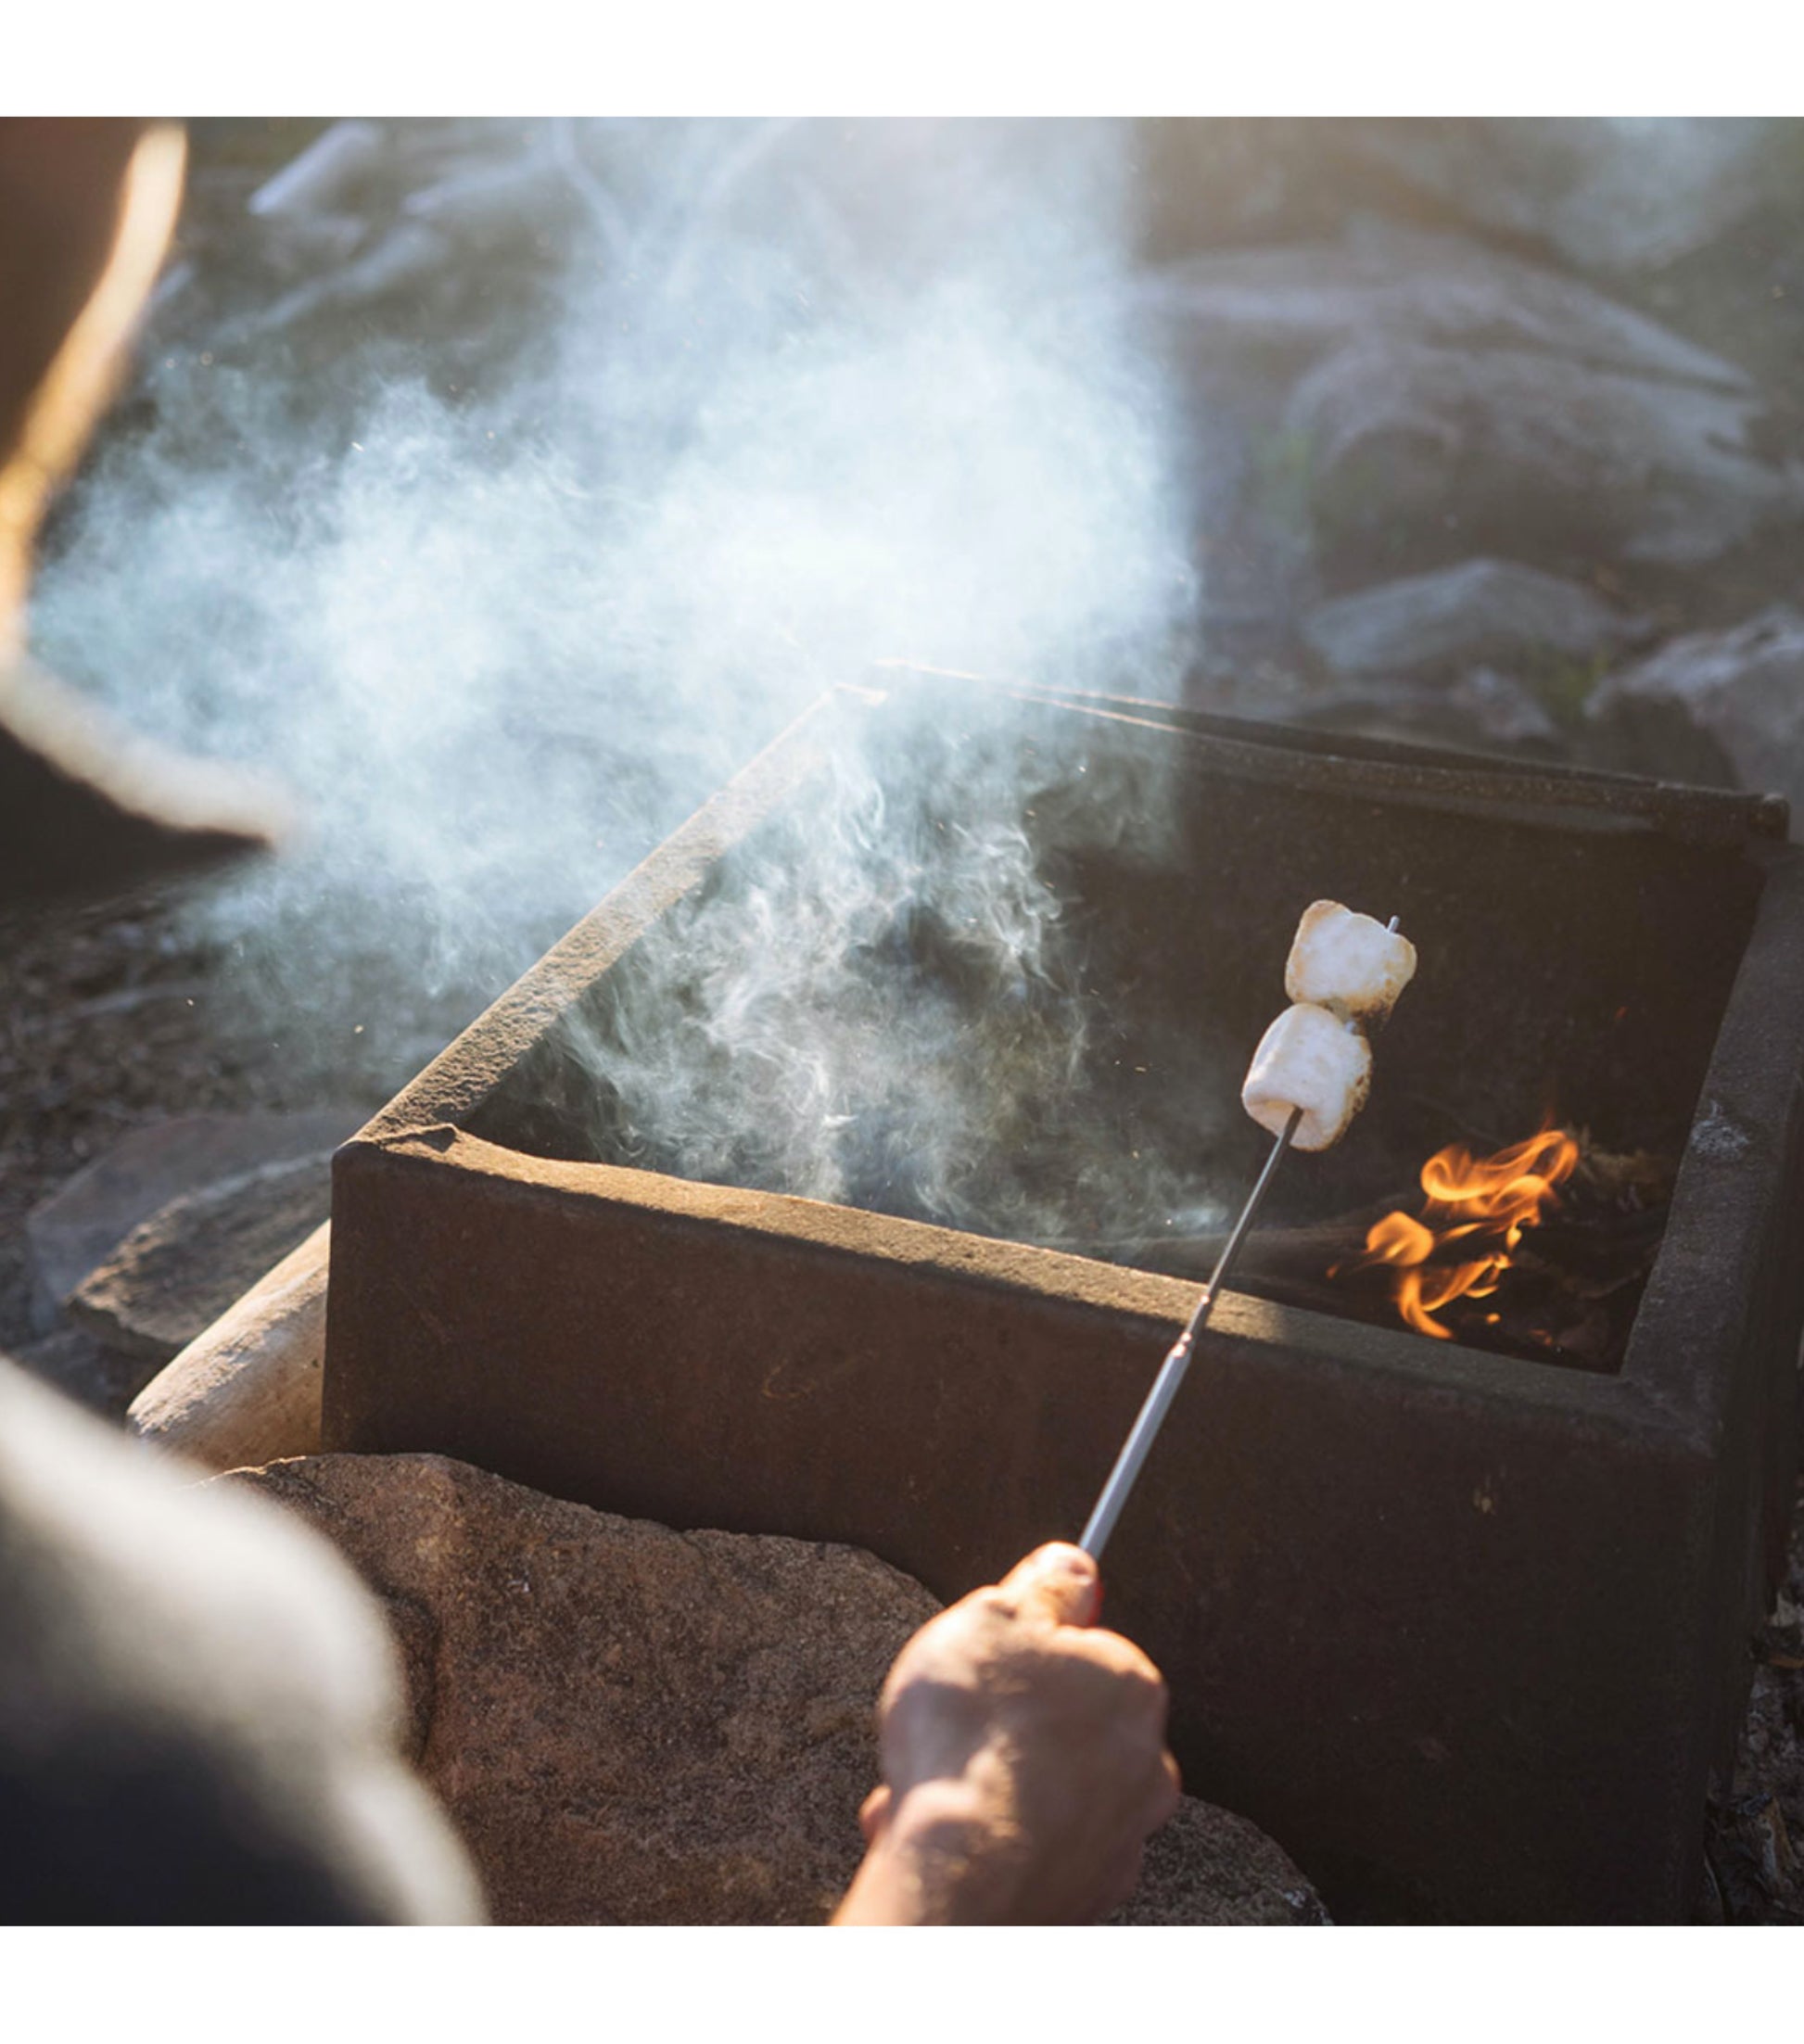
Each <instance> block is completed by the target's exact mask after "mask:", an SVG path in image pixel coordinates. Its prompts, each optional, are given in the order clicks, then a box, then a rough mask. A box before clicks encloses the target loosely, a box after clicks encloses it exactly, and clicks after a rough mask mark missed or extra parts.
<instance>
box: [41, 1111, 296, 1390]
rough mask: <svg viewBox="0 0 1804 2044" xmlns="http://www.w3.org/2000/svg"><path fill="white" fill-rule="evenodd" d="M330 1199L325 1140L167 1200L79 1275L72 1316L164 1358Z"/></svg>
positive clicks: (101, 1334) (112, 1339) (278, 1254)
mask: <svg viewBox="0 0 1804 2044" xmlns="http://www.w3.org/2000/svg"><path fill="white" fill-rule="evenodd" d="M331 1205H332V1156H331V1152H330V1151H329V1150H322V1151H320V1152H318V1153H316V1154H315V1155H313V1156H311V1157H299V1158H291V1159H289V1160H287V1161H286V1162H281V1163H273V1164H265V1165H263V1166H262V1167H261V1168H260V1169H259V1170H256V1171H250V1172H246V1173H243V1174H240V1175H239V1176H237V1177H235V1178H226V1179H222V1181H221V1182H220V1183H219V1184H217V1185H213V1186H209V1187H207V1188H206V1189H205V1190H204V1191H201V1192H195V1193H189V1194H188V1195H186V1196H185V1197H184V1198H183V1199H180V1200H171V1201H170V1202H169V1204H168V1205H167V1206H164V1207H159V1209H158V1211H157V1212H155V1213H153V1214H152V1215H151V1216H150V1218H149V1219H148V1220H147V1221H143V1222H140V1223H139V1225H137V1226H136V1227H135V1228H133V1230H132V1232H131V1234H130V1235H128V1236H127V1237H126V1238H125V1239H124V1240H123V1241H122V1242H121V1243H120V1244H119V1246H118V1247H117V1248H116V1249H115V1250H114V1251H112V1253H111V1254H110V1255H109V1256H108V1258H107V1260H106V1262H105V1263H102V1264H101V1265H100V1266H99V1268H98V1269H96V1270H94V1271H91V1272H89V1274H88V1276H86V1277H84V1278H83V1280H82V1282H81V1284H80V1285H78V1286H77V1287H76V1289H75V1290H74V1291H73V1292H72V1293H71V1294H70V1300H69V1308H68V1310H69V1314H70V1318H71V1319H72V1320H74V1322H75V1323H76V1325H77V1326H78V1327H83V1328H84V1329H86V1330H87V1332H89V1333H90V1334H92V1335H93V1336H94V1337H95V1339H96V1340H99V1341H102V1342H104V1343H105V1344H106V1345H107V1346H108V1348H110V1349H116V1350H118V1351H119V1352H121V1353H122V1354H125V1355H135V1356H143V1357H145V1358H146V1360H148V1361H150V1362H152V1363H155V1364H159V1365H160V1364H163V1363H167V1362H168V1361H169V1360H170V1358H171V1357H172V1356H173V1355H175V1354H176V1353H177V1352H179V1351H180V1350H182V1349H184V1348H185V1347H186V1346H187V1344H188V1343H189V1342H190V1341H192V1340H193V1339H195V1337H196V1336H197V1334H200V1333H201V1332H202V1331H203V1330H204V1329H206V1328H207V1327H210V1326H211V1325H212V1324H213V1322H214V1321H215V1320H217V1319H218V1318H219V1316H220V1314H222V1313H223V1312H224V1311H225V1309H226V1308H227V1307H228V1306H229V1305H231V1304H232V1302H233V1301H234V1300H235V1299H236V1298H238V1296H239V1295H240V1294H241V1293H242V1292H244V1291H247V1290H248V1289H249V1288H250V1287H251V1286H252V1285H254V1284H255V1283H256V1282H257V1281H258V1279H259V1278H260V1277H261V1276H263V1274H264V1272H266V1271H267V1270H268V1269H269V1268H270V1267H271V1265H272V1264H273V1263H279V1262H280V1261H281V1260H282V1258H283V1257H285V1256H286V1255H287V1253H288V1251H290V1250H292V1249H294V1248H296V1247H297V1246H298V1245H299V1243H300V1242H301V1241H303V1240H304V1239H305V1238H307V1237H308V1236H309V1235H311V1233H312V1231H313V1230H314V1229H315V1228H316V1227H317V1226H318V1225H320V1223H321V1222H322V1221H324V1219H325V1218H326V1216H327V1214H328V1212H330V1210H331Z"/></svg>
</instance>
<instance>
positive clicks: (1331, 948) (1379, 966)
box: [1284, 901, 1416, 1022]
mask: <svg viewBox="0 0 1804 2044" xmlns="http://www.w3.org/2000/svg"><path fill="white" fill-rule="evenodd" d="M1415 971H1416V946H1414V945H1413V944H1412V943H1411V942H1410V941H1409V939H1408V938H1407V937H1405V936H1401V935H1399V934H1398V933H1397V932H1396V931H1394V930H1387V929H1386V928H1385V927H1384V925H1383V923H1381V922H1379V921H1378V920H1376V919H1375V918H1373V917H1371V916H1362V915H1358V914H1356V913H1355V912H1354V911H1353V909H1351V908H1342V907H1341V905H1340V903H1339V902H1338V901H1317V902H1314V903H1312V904H1311V905H1310V907H1309V908H1305V909H1304V910H1303V914H1302V921H1301V922H1300V923H1298V925H1297V936H1296V942H1295V943H1294V944H1292V945H1291V946H1290V958H1289V963H1288V964H1287V965H1286V966H1285V968H1284V991H1285V992H1286V993H1287V994H1289V997H1290V998H1291V999H1292V1000H1293V1001H1314V1002H1315V1004H1316V1005H1317V1006H1319V1007H1322V1008H1331V1009H1333V1010H1334V1011H1335V1013H1336V1014H1339V1015H1347V1016H1351V1017H1352V1018H1353V1020H1354V1021H1355V1022H1382V1021H1383V1020H1384V1018H1385V1016H1387V1015H1388V1014H1389V1013H1390V1012H1391V1007H1392V1005H1393V1004H1394V1003H1395V1001H1396V998H1397V996H1398V995H1399V994H1401V993H1402V992H1403V990H1404V987H1405V986H1407V985H1408V984H1409V983H1410V980H1411V979H1412V978H1413V977H1414V975H1415Z"/></svg>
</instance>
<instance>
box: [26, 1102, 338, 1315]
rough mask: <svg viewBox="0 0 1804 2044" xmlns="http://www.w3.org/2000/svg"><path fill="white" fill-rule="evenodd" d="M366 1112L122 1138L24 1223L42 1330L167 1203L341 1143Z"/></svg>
mask: <svg viewBox="0 0 1804 2044" xmlns="http://www.w3.org/2000/svg"><path fill="white" fill-rule="evenodd" d="M368 1118H369V1117H368V1112H367V1111H366V1110H364V1109H362V1108H355V1107H324V1108H317V1109H314V1110H312V1111H309V1112H306V1113H301V1114H184V1115H181V1116H178V1117H177V1118H176V1119H174V1120H172V1121H167V1122H157V1123H154V1124H151V1125H150V1126H149V1127H147V1128H135V1129H133V1130H132V1132H131V1133H130V1134H129V1135H127V1136H121V1137H120V1139H119V1141H118V1142H117V1143H115V1144H114V1145H113V1146H112V1148H111V1149H108V1151H107V1152H106V1154H105V1155H104V1156H102V1157H99V1158H96V1159H95V1162H93V1163H91V1164H89V1165H87V1166H86V1167H85V1168H84V1169H83V1170H82V1171H79V1172H78V1173H77V1174H75V1176H74V1177H72V1178H71V1179H70V1181H69V1183H68V1184H67V1185H65V1186H62V1187H59V1188H58V1189H57V1192H56V1193H54V1194H53V1195H52V1196H51V1198H49V1199H48V1200H44V1202H43V1203H42V1204H41V1205H40V1206H38V1207H36V1208H34V1209H33V1211H32V1215H31V1217H30V1219H29V1220H28V1221H27V1222H26V1225H25V1226H26V1236H27V1238H28V1240H29V1242H30V1245H31V1252H32V1275H33V1277H34V1279H35V1281H36V1286H37V1290H38V1295H39V1304H40V1311H39V1316H38V1317H39V1321H40V1325H41V1327H42V1329H43V1331H44V1332H45V1333H47V1332H49V1330H50V1328H51V1327H54V1326H55V1325H56V1320H57V1309H58V1308H59V1307H60V1306H61V1304H62V1302H63V1301H64V1300H66V1299H67V1298H68V1297H69V1295H70V1293H71V1292H72V1291H73V1290H74V1289H75V1288H76V1286H77V1285H79V1284H80V1283H81V1282H82V1280H83V1278H84V1277H85V1276H87V1275H88V1273H89V1272H90V1271H92V1270H94V1269H95V1268H97V1266H98V1265H99V1264H100V1263H103V1262H104V1261H105V1260H106V1258H107V1257H108V1254H109V1253H110V1252H111V1251H113V1250H114V1249H116V1248H117V1247H118V1246H119V1244H120V1243H121V1242H122V1241H123V1240H124V1239H125V1238H126V1237H127V1236H128V1235H129V1234H130V1233H131V1232H132V1230H133V1228H134V1227H136V1226H137V1225H138V1224H139V1222H141V1221H146V1220H148V1219H149V1218H150V1216H151V1215H152V1214H153V1213H155V1212H157V1211H158V1209H159V1208H160V1207H164V1206H167V1205H168V1204H169V1202H170V1201H171V1200H177V1199H181V1198H182V1197H184V1195H185V1194H188V1193H194V1192H200V1191H203V1190H204V1189H205V1188H206V1187H209V1186H213V1185H218V1184H219V1183H221V1182H222V1180H224V1179H228V1178H236V1177H240V1176H242V1175H243V1174H244V1173H246V1172H248V1171H254V1170H256V1169H257V1168H258V1167H259V1166H260V1165H263V1164H274V1163H284V1162H287V1161H288V1160H289V1159H291V1158H295V1157H317V1156H319V1155H321V1154H322V1153H324V1152H327V1151H330V1150H332V1149H337V1146H338V1145H339V1144H340V1143H342V1142H343V1141H345V1140H346V1138H347V1137H348V1136H354V1135H355V1134H356V1133H357V1131H358V1129H359V1128H361V1127H362V1124H363V1123H364V1122H365V1121H366V1120H367V1119H368ZM303 1232H304V1231H303ZM255 1275H257V1274H256V1273H254V1272H253V1273H252V1276H255ZM240 1289H242V1288H240Z"/></svg>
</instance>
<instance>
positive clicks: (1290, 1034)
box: [1240, 910, 1372, 1149]
mask: <svg viewBox="0 0 1804 2044" xmlns="http://www.w3.org/2000/svg"><path fill="white" fill-rule="evenodd" d="M1341 913H1343V914H1344V913H1345V911H1344V910H1342V911H1341ZM1371 1085H1372V1047H1371V1046H1370V1045H1369V1044H1368V1043H1367V1042H1366V1038H1365V1036H1364V1035H1362V1034H1361V1033H1360V1030H1359V1026H1358V1024H1357V1023H1355V1022H1349V1021H1347V1020H1346V1019H1345V1018H1344V1017H1342V1016H1340V1015H1336V1014H1333V1013H1332V1012H1330V1010H1329V1009H1326V1008H1320V1007H1317V1006H1315V1004H1314V1003H1313V1002H1307V1001H1304V1002H1300V1003H1299V1004H1298V1005H1297V1006H1296V1007H1295V1008H1287V1009H1285V1011H1284V1012H1283V1014H1281V1015H1280V1016H1279V1017H1278V1018H1277V1021H1276V1022H1274V1023H1273V1024H1272V1026H1271V1027H1270V1028H1269V1029H1268V1030H1267V1031H1266V1032H1265V1034H1264V1035H1263V1036H1262V1037H1261V1038H1260V1040H1259V1048H1258V1049H1257V1050H1255V1051H1254V1052H1253V1054H1252V1062H1251V1065H1250V1066H1248V1068H1247V1080H1246V1084H1245V1085H1243V1086H1242V1087H1241V1088H1240V1104H1241V1105H1242V1106H1243V1107H1244V1108H1245V1109H1246V1111H1247V1112H1248V1113H1249V1114H1251V1116H1252V1118H1253V1120H1254V1121H1255V1122H1257V1123H1258V1124H1259V1125H1260V1126H1261V1127H1262V1128H1268V1129H1270V1130H1271V1132H1272V1134H1273V1135H1274V1136H1281V1135H1283V1133H1284V1128H1285V1124H1286V1123H1288V1122H1289V1119H1290V1111H1291V1109H1292V1108H1297V1107H1300V1108H1302V1121H1301V1122H1299V1123H1298V1124H1297V1133H1296V1134H1295V1135H1294V1136H1292V1137H1291V1138H1290V1139H1291V1142H1292V1143H1293V1144H1294V1145H1295V1147H1296V1148H1297V1149H1328V1148H1329V1147H1330V1146H1331V1145H1333V1144H1335V1143H1338V1142H1339V1141H1340V1138H1341V1136H1344V1135H1345V1134H1346V1132H1347V1125H1348V1124H1349V1123H1350V1122H1351V1121H1352V1120H1353V1116H1354V1115H1355V1114H1357V1113H1358V1112H1359V1111H1360V1109H1361V1108H1362V1107H1364V1106H1365V1104H1366V1094H1367V1093H1368V1092H1370V1090H1371Z"/></svg>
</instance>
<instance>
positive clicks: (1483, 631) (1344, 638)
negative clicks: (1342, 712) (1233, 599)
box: [1302, 559, 1646, 676]
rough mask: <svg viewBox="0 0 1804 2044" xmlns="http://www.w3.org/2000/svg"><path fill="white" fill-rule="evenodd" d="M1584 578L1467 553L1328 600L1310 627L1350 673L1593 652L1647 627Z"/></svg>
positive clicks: (1407, 671) (1581, 657)
mask: <svg viewBox="0 0 1804 2044" xmlns="http://www.w3.org/2000/svg"><path fill="white" fill-rule="evenodd" d="M1645 630H1646V627H1645V623H1644V622H1643V621H1641V620H1639V619H1636V618H1632V617H1625V616H1623V615H1622V613H1621V612H1620V611H1619V610H1618V609H1616V607H1615V606H1614V605H1613V604H1611V603H1606V602H1605V600H1604V599H1603V598H1602V597H1601V596H1597V595H1594V593H1593V592H1592V591H1591V590H1588V589H1585V588H1584V587H1583V586H1582V585H1581V584H1580V583H1577V582H1569V581H1567V580H1565V579H1563V578H1561V577H1559V576H1556V575H1546V574H1544V573H1542V572H1541V571H1540V570H1539V569H1536V568H1531V567H1524V566H1522V565H1520V564H1519V563H1518V562H1514V561H1493V560H1482V559H1481V560H1476V561H1462V562H1461V563H1459V565H1457V566H1455V567H1448V568H1441V569H1438V570H1436V571H1435V572H1433V573H1430V574H1428V575H1412V576H1407V577H1405V578H1403V579H1402V580H1400V581H1394V582H1384V583H1380V584H1378V586H1377V587H1375V588H1372V589H1364V590H1358V591H1357V592H1356V593H1355V594H1353V595H1352V596H1341V597H1337V598H1335V599H1334V600H1332V601H1331V602H1329V603H1319V604H1317V605H1316V607H1315V609H1314V610H1312V611H1311V612H1310V613H1309V615H1308V616H1306V617H1305V618H1304V619H1303V622H1302V635H1303V637H1304V639H1305V640H1307V641H1308V642H1309V644H1310V645H1311V646H1312V647H1313V648H1314V649H1315V653H1316V654H1318V655H1319V656H1320V657H1321V658H1322V659H1323V660H1325V661H1326V662H1327V663H1328V666H1329V667H1334V668H1336V669H1337V670H1338V671H1339V672H1340V673H1342V674H1392V675H1424V676H1427V675H1437V674H1447V673H1457V672H1460V671H1462V670H1464V669H1467V668H1469V667H1481V666H1485V665H1495V666H1497V667H1503V668H1505V669H1506V670H1508V669H1512V668H1513V669H1517V670H1518V671H1519V670H1521V669H1522V668H1525V667H1526V668H1529V669H1531V670H1539V669H1540V668H1541V667H1544V665H1545V664H1546V663H1548V662H1549V661H1566V662H1571V661H1581V662H1583V661H1589V660H1592V659H1594V658H1595V657H1597V656H1598V655H1600V654H1609V653H1614V652H1615V651H1617V650H1618V649H1619V648H1620V647H1621V646H1624V645H1627V644H1629V643H1630V642H1631V641H1633V640H1634V639H1636V638H1638V637H1641V636H1643V635H1644V634H1645Z"/></svg>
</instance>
